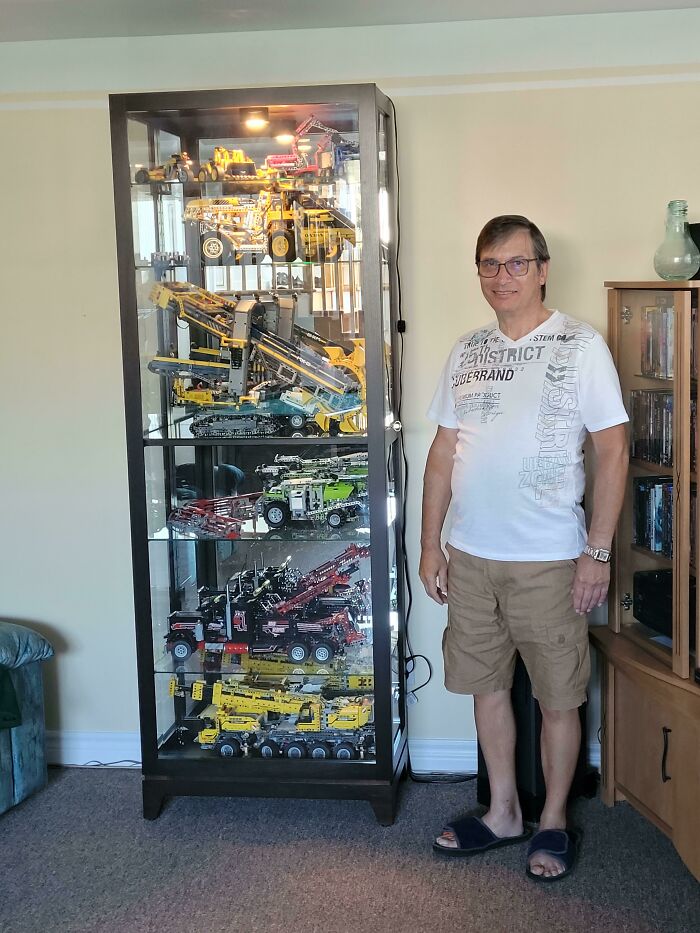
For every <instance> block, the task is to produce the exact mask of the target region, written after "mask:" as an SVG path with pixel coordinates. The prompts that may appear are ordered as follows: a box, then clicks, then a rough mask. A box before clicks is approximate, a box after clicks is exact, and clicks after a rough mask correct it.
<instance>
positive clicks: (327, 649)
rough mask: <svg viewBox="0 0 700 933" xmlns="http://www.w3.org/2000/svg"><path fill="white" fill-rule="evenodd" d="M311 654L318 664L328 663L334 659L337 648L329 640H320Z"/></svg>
mask: <svg viewBox="0 0 700 933" xmlns="http://www.w3.org/2000/svg"><path fill="white" fill-rule="evenodd" d="M311 654H312V657H313V659H314V661H315V662H316V664H328V663H329V662H330V661H332V660H333V658H334V656H335V650H334V648H333V645H331V644H329V642H327V641H319V642H317V643H316V644H315V645H314V647H313V651H312V652H311Z"/></svg>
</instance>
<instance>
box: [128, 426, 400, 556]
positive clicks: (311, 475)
mask: <svg viewBox="0 0 700 933" xmlns="http://www.w3.org/2000/svg"><path fill="white" fill-rule="evenodd" d="M145 456H146V490H147V497H148V503H149V513H148V515H149V536H150V537H151V538H167V537H168V536H171V537H173V538H196V539H199V540H229V541H236V540H239V539H243V540H245V539H256V540H302V541H310V540H318V541H324V540H326V541H333V540H352V541H362V540H365V541H367V540H369V496H368V454H367V449H366V448H361V447H355V446H354V445H353V446H348V445H343V446H342V447H341V446H338V445H329V446H324V448H323V449H322V450H321V449H320V448H318V447H317V446H315V447H307V446H302V447H294V448H292V447H288V448H280V447H279V446H275V447H272V446H270V445H268V444H256V445H255V446H235V447H231V446H227V447H213V448H206V449H204V448H200V447H189V446H178V447H175V448H165V449H164V448H160V447H155V446H154V447H148V448H146V455H145ZM166 480H167V486H166ZM388 507H389V509H390V510H391V509H393V508H394V502H393V497H392V498H391V499H390V500H389V505H388ZM389 521H393V513H392V512H391V511H390V514H389Z"/></svg>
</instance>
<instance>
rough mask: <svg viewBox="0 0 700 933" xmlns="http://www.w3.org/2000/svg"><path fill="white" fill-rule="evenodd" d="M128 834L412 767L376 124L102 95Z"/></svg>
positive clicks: (393, 365)
mask: <svg viewBox="0 0 700 933" xmlns="http://www.w3.org/2000/svg"><path fill="white" fill-rule="evenodd" d="M110 114H111V127H112V149H113V170H114V189H115V205H116V219H117V248H118V263H119V288H120V300H121V315H122V339H123V353H124V381H125V400H126V429H127V441H128V466H129V486H130V503H131V523H132V546H133V568H134V570H133V573H134V590H135V614H136V639H137V653H138V679H139V691H140V711H141V742H142V755H143V759H142V760H143V802H144V815H145V816H146V817H147V818H150V819H153V818H155V817H157V815H158V813H159V812H160V809H161V806H162V803H163V800H164V798H165V797H167V796H169V795H188V794H192V795H194V794H196V795H200V794H216V795H231V796H235V795H245V796H289V797H331V798H336V797H337V798H357V799H367V800H369V801H370V803H371V804H372V806H373V808H374V810H375V813H376V815H377V818H378V819H379V820H380V822H382V823H390V822H391V821H392V820H393V818H394V813H395V807H396V797H397V785H398V781H399V779H400V777H401V776H402V774H403V773H404V771H405V768H406V716H405V691H404V680H403V672H404V642H403V626H404V575H403V555H402V552H401V541H402V515H403V488H402V476H401V464H402V463H403V459H402V452H401V446H400V445H401V425H400V423H399V421H398V420H397V412H398V411H399V398H398V392H399V379H398V375H399V372H400V361H399V359H398V353H397V347H396V333H397V321H398V317H399V309H398V304H397V300H398V293H397V287H396V233H397V230H396V190H395V148H394V139H395V137H394V124H393V112H392V106H391V103H390V101H389V100H388V99H387V98H386V97H385V96H384V95H383V94H381V93H380V92H379V91H378V90H377V88H376V87H374V85H353V86H340V85H335V86H330V87H305V88H275V89H245V90H220V91H218V90H217V91H196V92H178V93H152V94H129V95H117V96H112V97H110Z"/></svg>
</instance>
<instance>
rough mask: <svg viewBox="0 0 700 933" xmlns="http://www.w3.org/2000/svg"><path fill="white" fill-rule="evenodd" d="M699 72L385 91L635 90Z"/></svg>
mask: <svg viewBox="0 0 700 933" xmlns="http://www.w3.org/2000/svg"><path fill="white" fill-rule="evenodd" d="M698 81H700V72H697V71H691V72H686V73H684V74H656V75H655V74H641V75H601V76H600V77H590V78H552V79H542V80H538V81H527V80H524V81H488V82H486V81H481V82H479V83H474V82H464V83H462V84H432V85H430V84H429V85H425V86H420V87H405V86H401V85H396V86H394V85H392V84H391V80H390V79H389V80H388V81H387V82H386V83H385V84H383V85H382V90H383V91H384V93H385V94H388V95H389V96H390V97H442V96H443V95H445V94H489V93H494V92H496V93H498V92H503V91H556V90H562V89H573V88H584V87H636V86H638V85H649V84H697V83H698Z"/></svg>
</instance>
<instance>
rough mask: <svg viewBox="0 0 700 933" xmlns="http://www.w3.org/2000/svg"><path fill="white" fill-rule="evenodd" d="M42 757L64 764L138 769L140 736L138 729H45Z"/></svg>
mask: <svg viewBox="0 0 700 933" xmlns="http://www.w3.org/2000/svg"><path fill="white" fill-rule="evenodd" d="M46 760H47V761H48V763H49V764H50V765H63V766H64V767H77V768H99V767H104V766H105V765H113V766H115V767H120V768H140V767H141V738H140V736H139V734H138V732H62V731H60V730H58V731H54V732H51V731H47V733H46Z"/></svg>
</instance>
